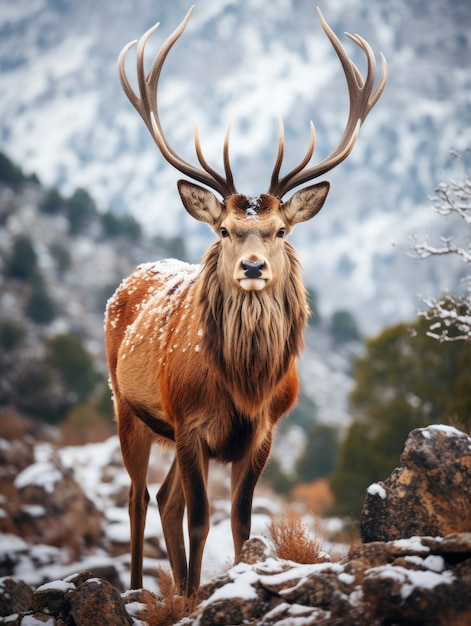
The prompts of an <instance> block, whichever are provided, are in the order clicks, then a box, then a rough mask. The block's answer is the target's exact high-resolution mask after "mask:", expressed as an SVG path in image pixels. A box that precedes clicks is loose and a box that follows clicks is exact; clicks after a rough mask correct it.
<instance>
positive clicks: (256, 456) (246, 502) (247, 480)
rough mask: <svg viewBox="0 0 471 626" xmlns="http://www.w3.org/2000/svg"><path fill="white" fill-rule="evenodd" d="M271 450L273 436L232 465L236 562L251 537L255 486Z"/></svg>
mask: <svg viewBox="0 0 471 626" xmlns="http://www.w3.org/2000/svg"><path fill="white" fill-rule="evenodd" d="M270 449H271V436H270V437H269V438H267V439H266V440H265V441H264V443H263V444H262V445H261V446H260V448H259V449H258V450H257V451H256V452H255V453H253V454H252V458H247V456H244V457H242V459H240V460H239V461H234V462H233V463H232V471H231V529H232V538H233V540H234V553H235V559H236V561H237V560H238V558H239V554H240V551H241V550H242V546H243V545H244V542H245V541H247V539H248V538H249V537H250V528H251V523H252V500H253V492H254V489H255V485H256V484H257V482H258V479H259V478H260V475H261V473H262V471H263V468H264V467H265V465H266V462H267V460H268V457H269V455H270Z"/></svg>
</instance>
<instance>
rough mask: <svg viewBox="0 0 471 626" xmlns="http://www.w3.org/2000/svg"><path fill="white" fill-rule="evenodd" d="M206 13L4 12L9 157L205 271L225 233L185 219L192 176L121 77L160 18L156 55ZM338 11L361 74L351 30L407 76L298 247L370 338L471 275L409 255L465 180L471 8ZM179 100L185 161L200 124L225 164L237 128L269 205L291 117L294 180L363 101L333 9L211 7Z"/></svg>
mask: <svg viewBox="0 0 471 626" xmlns="http://www.w3.org/2000/svg"><path fill="white" fill-rule="evenodd" d="M188 7H189V4H188V3H187V2H183V0H177V1H175V2H171V3H170V2H168V3H160V4H157V5H156V4H155V3H154V2H150V0H136V2H133V3H129V4H121V3H118V4H117V3H114V2H112V1H111V0H103V1H102V2H100V3H96V2H92V1H91V0H84V1H83V2H80V3H72V2H68V1H67V0H59V1H57V0H55V1H52V0H36V1H35V2H31V1H29V0H18V1H17V2H15V3H11V2H8V1H7V0H1V1H0V67H1V73H0V150H2V151H4V152H6V153H7V154H8V155H9V156H11V157H12V158H13V159H14V160H15V161H17V162H19V163H21V165H22V167H23V168H24V169H25V170H26V171H31V172H32V171H35V172H37V174H38V175H39V177H40V178H41V180H42V181H43V182H44V183H45V184H47V185H51V186H52V185H55V186H59V187H60V188H61V190H62V191H63V192H66V193H69V192H70V191H71V190H73V189H74V188H76V187H79V186H80V187H85V188H87V189H88V190H89V191H90V192H91V193H92V195H93V196H94V197H95V198H96V199H97V200H98V202H99V204H100V206H101V207H102V208H103V209H107V208H108V207H110V206H111V207H113V209H114V210H116V211H118V212H122V211H125V210H130V211H132V212H133V213H134V214H135V215H136V216H138V217H139V219H141V220H142V221H143V223H144V224H145V225H146V227H147V228H148V229H149V230H150V231H154V232H159V233H162V234H164V235H168V234H175V233H179V234H183V235H185V236H188V237H189V244H190V248H191V249H192V252H193V255H194V257H195V259H196V258H197V257H198V256H199V255H200V253H201V252H202V250H203V249H204V248H205V247H206V245H207V243H208V241H209V233H208V231H207V229H206V228H205V227H203V226H202V225H199V224H197V223H195V222H194V221H192V220H191V219H190V218H189V217H188V216H187V215H186V214H184V211H183V209H182V208H181V207H180V204H179V200H178V197H177V193H176V189H175V181H176V180H177V178H178V177H179V174H178V172H176V171H174V170H173V168H171V167H170V166H169V165H168V164H166V163H165V162H164V160H163V159H162V157H161V156H160V155H159V154H158V153H157V150H156V148H155V146H154V144H153V142H152V140H151V138H150V137H149V136H148V133H147V130H146V128H145V126H144V124H143V123H142V121H141V120H140V119H139V118H138V116H137V114H136V113H135V111H134V109H132V107H131V106H130V104H129V103H128V101H127V100H126V98H125V96H124V95H123V94H122V92H121V88H120V86H119V83H118V79H117V73H116V58H117V55H118V53H119V51H120V49H121V48H122V46H123V45H124V44H125V43H126V42H128V41H130V40H131V39H134V38H138V37H139V36H140V35H141V34H142V33H143V32H144V31H145V30H146V29H147V28H149V27H150V26H151V25H152V24H153V23H154V22H156V21H157V20H160V21H161V27H160V29H159V31H158V32H157V33H156V34H155V35H154V39H155V42H156V43H152V42H151V44H150V46H149V48H150V53H151V54H152V52H154V51H155V50H156V46H157V45H159V44H161V43H162V41H163V40H164V38H165V37H166V36H167V35H168V34H169V33H170V32H171V31H172V30H173V29H174V28H175V27H176V25H177V24H178V23H179V22H180V21H181V19H182V18H183V16H184V14H185V13H186V11H187V9H188ZM321 8H322V10H323V12H324V15H325V17H326V19H327V20H328V22H329V23H330V24H331V26H332V27H333V28H334V30H335V31H336V32H337V33H338V35H339V36H341V38H342V42H343V43H344V44H345V46H346V48H347V50H348V52H349V53H350V54H351V55H352V56H353V58H354V59H355V61H356V62H357V63H358V65H359V66H360V67H361V68H364V59H363V58H362V55H361V53H360V52H359V51H357V50H355V46H354V44H353V43H352V42H350V41H349V40H347V39H346V38H344V37H342V33H343V31H349V32H354V33H355V32H358V33H360V34H362V35H363V36H364V37H365V38H366V39H367V40H368V41H369V42H370V43H371V45H372V46H373V49H374V50H375V52H377V53H378V52H379V51H380V50H382V51H383V52H384V54H385V55H386V57H387V59H388V63H389V67H390V78H389V82H388V86H387V88H386V92H385V94H384V96H383V98H382V99H381V100H380V102H379V103H378V105H377V107H376V109H375V110H374V111H373V112H372V113H371V116H370V118H369V119H368V120H367V122H366V123H365V126H364V127H363V128H362V131H361V134H360V138H359V140H358V143H357V146H356V148H355V150H354V152H353V154H352V155H351V157H350V158H349V160H348V161H347V162H345V163H344V164H343V165H342V166H340V167H339V168H338V171H336V172H334V173H332V174H330V175H329V176H328V178H329V179H330V180H331V182H332V184H333V188H332V191H331V195H330V198H329V200H328V202H327V205H326V207H325V208H324V210H323V211H322V212H321V214H320V215H319V216H318V217H317V218H316V219H315V220H314V221H313V222H312V223H310V224H309V225H302V226H300V227H298V229H297V232H296V233H295V235H294V237H293V240H294V242H295V243H296V244H297V246H298V248H299V249H300V251H301V253H302V257H303V260H304V265H305V269H306V279H307V281H308V282H309V283H310V284H312V285H313V286H314V287H315V288H316V289H317V291H318V292H319V293H320V295H321V301H322V302H323V303H324V306H325V309H326V312H331V311H332V310H334V309H335V308H339V307H340V306H342V307H345V308H349V309H352V310H354V311H355V312H356V314H357V316H359V317H360V319H361V322H362V325H363V329H364V330H365V332H367V333H370V332H374V331H376V330H378V328H379V327H380V326H381V325H383V324H384V323H387V322H390V321H393V320H396V319H398V318H404V317H406V316H410V315H411V314H413V312H414V311H415V308H416V307H417V305H418V300H417V297H416V294H417V292H422V293H424V294H425V295H434V294H436V293H437V291H438V290H441V289H442V288H443V287H445V286H450V287H451V288H455V287H456V285H457V276H458V273H459V272H458V270H457V269H456V268H451V269H450V268H444V269H441V268H438V269H437V268H434V269H431V266H430V265H429V264H426V263H419V264H418V263H415V262H414V261H412V260H411V259H409V258H408V256H407V251H408V249H409V247H410V245H411V239H410V238H411V236H412V235H414V234H415V233H418V235H419V237H420V238H423V237H425V236H427V235H429V234H430V235H431V236H432V238H433V237H436V236H438V235H439V233H440V229H441V226H440V225H437V223H436V218H435V217H434V215H433V213H432V212H431V211H430V201H429V200H428V198H427V196H428V195H429V194H430V193H431V192H432V191H433V189H434V187H435V186H436V184H437V183H438V182H440V181H441V180H444V179H447V178H448V177H450V176H452V175H453V176H459V174H460V166H458V167H453V165H452V160H451V158H450V156H449V150H450V149H451V148H453V149H455V150H458V151H461V152H462V151H464V150H466V148H467V147H469V146H470V145H471V128H470V120H471V108H470V107H471V105H470V99H469V91H470V86H471V73H470V72H469V69H470V68H469V59H470V58H471V54H470V48H471V35H470V33H471V29H470V26H471V5H470V4H469V2H467V1H466V0H460V1H454V0H431V1H424V0H422V1H418V2H414V3H410V2H407V0H397V1H396V2H394V3H380V2H368V1H367V0H347V1H346V0H330V1H329V2H328V3H324V5H322V6H321ZM132 68H133V61H132V59H131V60H130V63H129V66H128V70H129V71H130V72H132V71H133V70H132ZM161 105H162V106H161V117H162V122H163V125H164V128H165V129H166V132H167V135H168V138H169V139H170V141H171V143H172V144H173V145H174V146H175V148H176V149H177V151H179V152H180V153H181V154H182V155H183V156H184V157H185V158H187V159H189V160H191V159H193V158H194V155H193V148H192V133H193V125H194V122H195V120H198V122H199V126H200V130H201V137H202V142H203V147H204V151H205V154H206V157H207V158H208V160H209V161H210V162H211V163H212V164H214V165H215V166H216V167H220V166H221V146H222V141H223V135H224V129H225V126H226V124H227V122H228V120H229V119H232V121H233V130H232V137H233V140H232V145H231V155H232V163H233V166H234V171H235V178H236V182H237V185H238V188H239V189H240V190H241V191H242V192H245V193H248V194H257V193H260V192H264V191H266V189H267V187H268V181H269V177H270V172H271V168H272V164H273V161H274V157H275V152H276V142H277V116H278V115H279V114H281V115H282V116H283V118H284V120H285V127H286V144H287V145H286V152H287V154H286V165H285V167H286V168H289V167H290V166H292V165H293V164H294V163H295V162H297V161H298V160H299V159H300V158H301V155H303V154H304V151H305V149H306V144H307V141H308V128H309V121H310V120H311V119H313V121H314V123H315V125H316V128H317V132H318V148H317V152H316V155H315V158H316V159H317V160H320V159H321V158H323V157H324V156H325V155H326V154H327V153H328V152H329V151H330V150H331V149H332V148H333V147H334V146H335V145H336V143H337V141H338V140H339V138H340V135H341V133H342V129H343V124H344V123H345V119H346V108H347V93H346V87H345V81H344V78H343V76H342V71H341V68H340V65H339V63H338V60H337V58H336V56H335V53H334V52H333V50H332V49H331V47H330V44H329V43H328V41H327V39H326V37H325V35H324V34H323V32H322V29H321V27H320V25H319V23H318V21H317V18H316V15H315V3H313V2H311V1H310V0H309V1H308V0H302V1H300V2H298V1H296V2H295V1H294V0H273V1H272V2H270V3H261V2H259V0H248V1H247V2H244V3H243V4H241V3H237V2H235V1H234V0H224V1H223V2H220V1H218V0H200V2H198V3H197V6H196V10H195V13H194V16H193V18H192V20H191V22H190V25H189V26H188V29H187V32H186V33H185V35H184V36H183V38H182V39H181V40H180V41H179V42H178V44H177V45H176V47H175V48H174V50H173V51H172V54H171V55H170V57H169V59H168V65H167V66H166V68H165V69H164V72H163V76H162V97H161Z"/></svg>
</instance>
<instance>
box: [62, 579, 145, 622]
mask: <svg viewBox="0 0 471 626" xmlns="http://www.w3.org/2000/svg"><path fill="white" fill-rule="evenodd" d="M70 607H71V609H70V613H71V615H72V617H73V619H74V622H75V624H76V626H96V624H100V626H129V625H130V624H132V623H133V621H132V619H131V617H130V616H129V615H128V613H127V612H126V609H125V607H124V603H123V600H122V598H121V594H120V593H119V591H118V590H117V589H115V588H114V587H113V586H112V585H110V583H109V582H107V581H106V580H102V579H100V578H89V579H88V580H86V581H85V582H83V583H82V584H81V585H80V586H79V587H77V588H76V589H75V590H74V591H73V592H72V593H71V594H70Z"/></svg>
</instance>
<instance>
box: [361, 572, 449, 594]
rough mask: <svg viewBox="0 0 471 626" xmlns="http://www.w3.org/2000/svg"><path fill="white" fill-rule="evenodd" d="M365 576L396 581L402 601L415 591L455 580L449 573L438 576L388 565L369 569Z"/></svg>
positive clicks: (437, 574) (432, 587) (433, 573)
mask: <svg viewBox="0 0 471 626" xmlns="http://www.w3.org/2000/svg"><path fill="white" fill-rule="evenodd" d="M365 575H366V576H370V575H371V576H374V577H379V578H390V579H392V580H396V581H397V582H399V583H400V584H401V597H402V599H403V600H405V599H406V598H408V597H409V596H410V595H411V593H412V592H413V591H414V590H415V589H434V588H435V587H437V586H438V585H446V584H448V585H449V584H451V583H453V582H454V580H455V577H454V576H453V575H452V573H451V572H443V573H441V574H439V573H437V572H434V571H430V570H427V571H420V570H412V569H406V568H405V567H402V566H398V565H390V564H388V565H383V566H380V567H374V568H372V569H369V570H367V571H366V572H365Z"/></svg>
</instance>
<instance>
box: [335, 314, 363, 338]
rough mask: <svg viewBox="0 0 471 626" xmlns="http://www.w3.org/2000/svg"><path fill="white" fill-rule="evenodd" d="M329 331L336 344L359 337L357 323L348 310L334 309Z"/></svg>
mask: <svg viewBox="0 0 471 626" xmlns="http://www.w3.org/2000/svg"><path fill="white" fill-rule="evenodd" d="M329 331H330V334H331V335H332V337H333V339H334V341H335V342H336V343H338V344H343V343H348V342H349V341H360V339H361V334H360V330H359V328H358V324H357V322H356V320H355V318H354V317H353V315H352V314H351V313H350V312H349V311H335V313H334V314H333V315H332V318H331V320H330V325H329Z"/></svg>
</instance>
